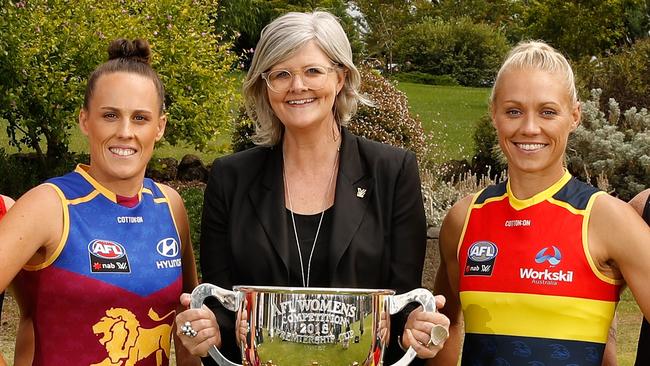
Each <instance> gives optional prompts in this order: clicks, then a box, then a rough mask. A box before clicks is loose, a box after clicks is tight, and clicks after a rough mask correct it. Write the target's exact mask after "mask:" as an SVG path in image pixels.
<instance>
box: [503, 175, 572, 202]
mask: <svg viewBox="0 0 650 366" xmlns="http://www.w3.org/2000/svg"><path fill="white" fill-rule="evenodd" d="M570 179H571V173H569V171H568V170H565V171H564V175H562V178H560V179H559V180H558V181H557V182H555V183H553V184H552V185H551V186H550V187H548V188H546V189H545V190H543V191H541V192H539V193H537V194H536V195H534V196H532V197H530V198H526V199H523V200H521V199H519V198H517V197H515V195H514V193H512V191H511V190H510V180H508V183H507V184H506V190H507V192H508V200H509V202H510V206H512V207H513V208H514V209H515V210H517V211H519V210H523V209H524V208H528V207H530V206H534V205H536V204H538V203H540V202H543V201H546V200H548V199H549V198H551V197H553V195H555V194H556V193H557V192H558V191H559V190H560V189H562V187H564V185H565V184H566V183H567V182H568V181H569V180H570Z"/></svg>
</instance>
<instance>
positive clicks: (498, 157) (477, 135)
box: [470, 114, 508, 178]
mask: <svg viewBox="0 0 650 366" xmlns="http://www.w3.org/2000/svg"><path fill="white" fill-rule="evenodd" d="M472 139H473V141H474V157H472V162H471V164H470V165H471V167H472V170H473V171H474V172H475V173H476V174H478V175H479V176H483V175H492V177H493V178H494V177H495V175H496V174H499V173H500V172H501V171H503V170H506V169H507V167H508V164H507V162H506V160H505V157H504V156H503V153H502V152H501V149H500V148H499V140H498V138H497V131H496V130H495V129H494V126H493V125H492V118H491V117H490V115H489V114H486V115H484V116H483V117H481V118H480V119H479V120H478V121H477V122H476V126H475V128H474V134H473V135H472Z"/></svg>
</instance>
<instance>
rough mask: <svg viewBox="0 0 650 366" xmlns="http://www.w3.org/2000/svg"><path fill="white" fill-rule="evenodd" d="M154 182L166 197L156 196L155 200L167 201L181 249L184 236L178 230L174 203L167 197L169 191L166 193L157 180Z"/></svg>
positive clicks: (157, 201)
mask: <svg viewBox="0 0 650 366" xmlns="http://www.w3.org/2000/svg"><path fill="white" fill-rule="evenodd" d="M153 184H155V185H156V187H158V190H159V191H160V193H161V194H162V195H163V196H164V198H156V199H154V202H156V203H163V202H164V203H167V208H168V209H169V214H170V215H171V217H172V222H173V223H174V229H175V230H176V237H177V238H178V240H180V241H181V242H180V243H179V247H180V248H181V249H183V238H181V235H180V232H179V231H178V225H177V224H176V215H175V214H174V208H173V207H172V203H171V201H170V200H169V197H167V193H165V190H164V189H163V188H162V187H161V186H160V184H158V183H156V182H153Z"/></svg>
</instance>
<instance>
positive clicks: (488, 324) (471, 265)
mask: <svg viewBox="0 0 650 366" xmlns="http://www.w3.org/2000/svg"><path fill="white" fill-rule="evenodd" d="M600 194H604V193H603V192H599V191H598V190H597V189H595V188H593V187H591V186H588V185H587V184H585V183H582V182H580V181H579V180H577V179H575V178H573V177H571V175H570V174H569V173H568V172H566V173H565V174H564V176H563V177H562V178H561V179H560V180H559V181H558V182H556V183H555V184H554V185H552V186H551V187H549V188H548V189H546V190H545V191H543V192H540V193H538V194H537V195H535V196H533V197H531V198H529V199H526V200H519V199H517V198H516V197H515V196H514V195H513V194H512V193H511V191H510V186H509V184H508V183H505V182H504V183H501V184H498V185H495V186H490V187H488V188H486V189H484V190H483V191H481V192H479V193H478V194H476V195H475V196H474V199H473V202H472V204H471V206H470V208H469V211H468V215H467V217H466V219H465V220H466V221H465V227H464V228H463V234H462V236H461V241H460V245H459V249H458V260H459V270H460V272H459V273H460V299H461V305H462V309H463V315H464V319H465V341H464V345H463V354H462V365H467V366H474V365H510V366H519V365H521V366H523V365H526V366H542V365H545V366H556V365H562V366H564V365H581V366H585V365H600V364H601V361H602V357H603V351H604V348H605V343H606V342H607V336H608V331H609V327H610V324H611V321H612V318H613V316H614V310H615V307H616V303H617V302H618V299H619V292H620V286H621V282H620V281H617V280H613V279H611V278H608V277H606V276H605V275H604V274H602V273H601V272H599V271H598V270H597V268H596V267H595V264H594V263H593V261H592V258H591V256H590V254H589V249H588V245H587V243H588V238H587V228H588V223H589V214H590V212H591V208H592V206H593V203H594V201H595V199H596V197H597V196H599V195H600Z"/></svg>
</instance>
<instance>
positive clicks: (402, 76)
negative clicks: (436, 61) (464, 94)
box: [392, 71, 458, 86]
mask: <svg viewBox="0 0 650 366" xmlns="http://www.w3.org/2000/svg"><path fill="white" fill-rule="evenodd" d="M392 78H393V79H395V80H397V81H402V82H407V83H416V84H428V85H446V86H456V85H458V81H457V80H456V79H454V77H453V76H450V75H431V74H425V73H423V72H419V71H410V72H400V73H397V74H394V75H393V76H392Z"/></svg>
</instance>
